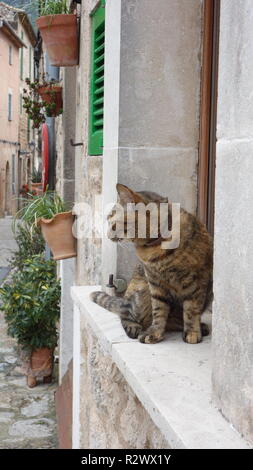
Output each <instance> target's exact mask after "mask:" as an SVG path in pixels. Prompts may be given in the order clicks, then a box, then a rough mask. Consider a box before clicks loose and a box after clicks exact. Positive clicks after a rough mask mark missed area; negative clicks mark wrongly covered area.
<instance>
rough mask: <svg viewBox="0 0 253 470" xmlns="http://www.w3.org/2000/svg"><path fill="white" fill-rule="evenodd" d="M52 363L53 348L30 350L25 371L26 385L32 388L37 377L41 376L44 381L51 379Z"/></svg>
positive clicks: (47, 381) (48, 381)
mask: <svg viewBox="0 0 253 470" xmlns="http://www.w3.org/2000/svg"><path fill="white" fill-rule="evenodd" d="M53 365H54V350H53V349H49V348H40V349H35V350H34V351H32V353H31V356H30V364H29V368H28V372H27V385H28V387H30V388H32V387H35V386H36V385H37V377H43V382H44V383H50V382H51V381H52V373H53Z"/></svg>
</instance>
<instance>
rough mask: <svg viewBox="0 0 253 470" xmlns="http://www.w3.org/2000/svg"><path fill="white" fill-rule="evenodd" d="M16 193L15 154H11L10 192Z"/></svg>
mask: <svg viewBox="0 0 253 470" xmlns="http://www.w3.org/2000/svg"><path fill="white" fill-rule="evenodd" d="M15 193H16V156H15V155H12V194H15Z"/></svg>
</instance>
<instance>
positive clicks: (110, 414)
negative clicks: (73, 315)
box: [80, 325, 169, 449]
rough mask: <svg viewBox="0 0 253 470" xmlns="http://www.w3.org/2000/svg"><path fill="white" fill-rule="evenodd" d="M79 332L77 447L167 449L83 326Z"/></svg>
mask: <svg viewBox="0 0 253 470" xmlns="http://www.w3.org/2000/svg"><path fill="white" fill-rule="evenodd" d="M83 328H85V329H83ZM82 333H84V334H83V335H82V338H83V342H82V351H81V356H82V364H83V365H82V375H81V378H80V380H81V384H80V385H81V386H80V390H81V399H80V448H81V449H87V448H88V449H168V448H169V446H168V443H167V442H166V440H165V438H164V437H163V435H162V434H161V432H160V430H159V429H158V428H157V427H156V426H155V424H154V423H153V421H152V420H151V418H150V417H149V415H148V413H147V412H146V410H145V409H144V408H143V406H142V404H141V403H140V401H139V400H138V398H137V397H136V395H135V394H134V393H133V391H132V390H131V388H130V387H129V385H128V384H127V382H126V381H125V379H124V378H123V376H122V374H121V373H120V371H119V370H118V368H117V366H116V365H115V363H113V362H112V359H111V357H109V356H108V355H107V354H106V353H105V352H104V351H103V349H102V347H101V346H100V345H99V343H98V341H97V339H96V338H95V336H94V335H93V334H92V332H91V330H90V328H89V327H88V326H87V325H82V328H81V334H82Z"/></svg>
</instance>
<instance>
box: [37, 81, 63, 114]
mask: <svg viewBox="0 0 253 470" xmlns="http://www.w3.org/2000/svg"><path fill="white" fill-rule="evenodd" d="M38 93H39V95H40V96H41V98H42V100H43V101H45V102H46V103H49V104H52V103H54V104H55V107H54V108H53V109H52V110H51V113H50V116H52V117H55V116H58V114H59V112H60V110H61V109H62V106H63V103H62V87H61V86H53V85H51V86H50V85H49V86H41V87H40V88H39V89H38Z"/></svg>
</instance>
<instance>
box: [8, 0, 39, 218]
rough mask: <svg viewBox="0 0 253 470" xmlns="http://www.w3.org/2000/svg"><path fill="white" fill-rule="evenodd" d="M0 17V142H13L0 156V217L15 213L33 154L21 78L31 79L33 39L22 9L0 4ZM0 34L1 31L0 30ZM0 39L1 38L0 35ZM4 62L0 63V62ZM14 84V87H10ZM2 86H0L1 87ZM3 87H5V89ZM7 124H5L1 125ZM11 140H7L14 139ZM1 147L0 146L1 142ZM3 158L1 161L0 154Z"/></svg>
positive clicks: (30, 130) (30, 129)
mask: <svg viewBox="0 0 253 470" xmlns="http://www.w3.org/2000/svg"><path fill="white" fill-rule="evenodd" d="M0 15H1V17H2V18H3V21H4V23H5V24H8V25H9V30H10V31H12V39H11V34H9V35H8V36H6V34H5V38H8V41H9V44H7V42H6V41H7V39H5V41H4V39H3V40H2V41H1V55H2V56H3V60H5V63H6V67H5V68H3V73H2V74H1V79H0V80H1V93H2V94H3V93H5V94H6V96H7V98H6V97H4V96H3V99H2V100H1V102H2V103H5V102H6V100H7V102H6V103H7V104H5V106H4V107H3V109H1V119H2V120H3V121H2V125H1V139H2V140H4V141H8V142H14V144H12V147H15V151H14V149H11V148H7V146H8V145H10V144H5V151H3V152H2V155H1V164H2V178H3V181H4V183H3V184H2V185H1V187H2V196H1V198H0V200H1V216H3V215H4V214H14V213H15V211H16V210H17V204H18V203H17V198H18V196H19V195H20V190H21V188H22V185H24V184H29V183H30V182H31V176H32V169H33V160H34V154H35V140H36V139H35V132H34V130H33V129H32V122H30V120H29V118H28V117H27V115H26V114H25V112H24V109H23V106H22V96H23V90H24V88H27V85H26V83H25V78H30V79H31V80H33V77H34V46H35V44H36V36H35V33H34V30H33V27H32V25H31V23H30V21H29V18H28V16H27V15H26V13H25V12H23V11H22V10H19V9H17V8H14V7H11V6H9V5H7V4H5V3H3V2H0ZM2 31H3V28H2ZM2 37H3V38H4V36H2ZM3 63H4V62H3ZM14 83H15V87H14ZM2 85H3V86H2ZM6 87H7V88H6ZM5 121H7V123H6V122H5ZM14 134H15V140H11V138H12V137H14ZM2 145H3V143H2ZM4 154H5V155H6V157H5V160H4V157H3V155H4Z"/></svg>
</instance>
